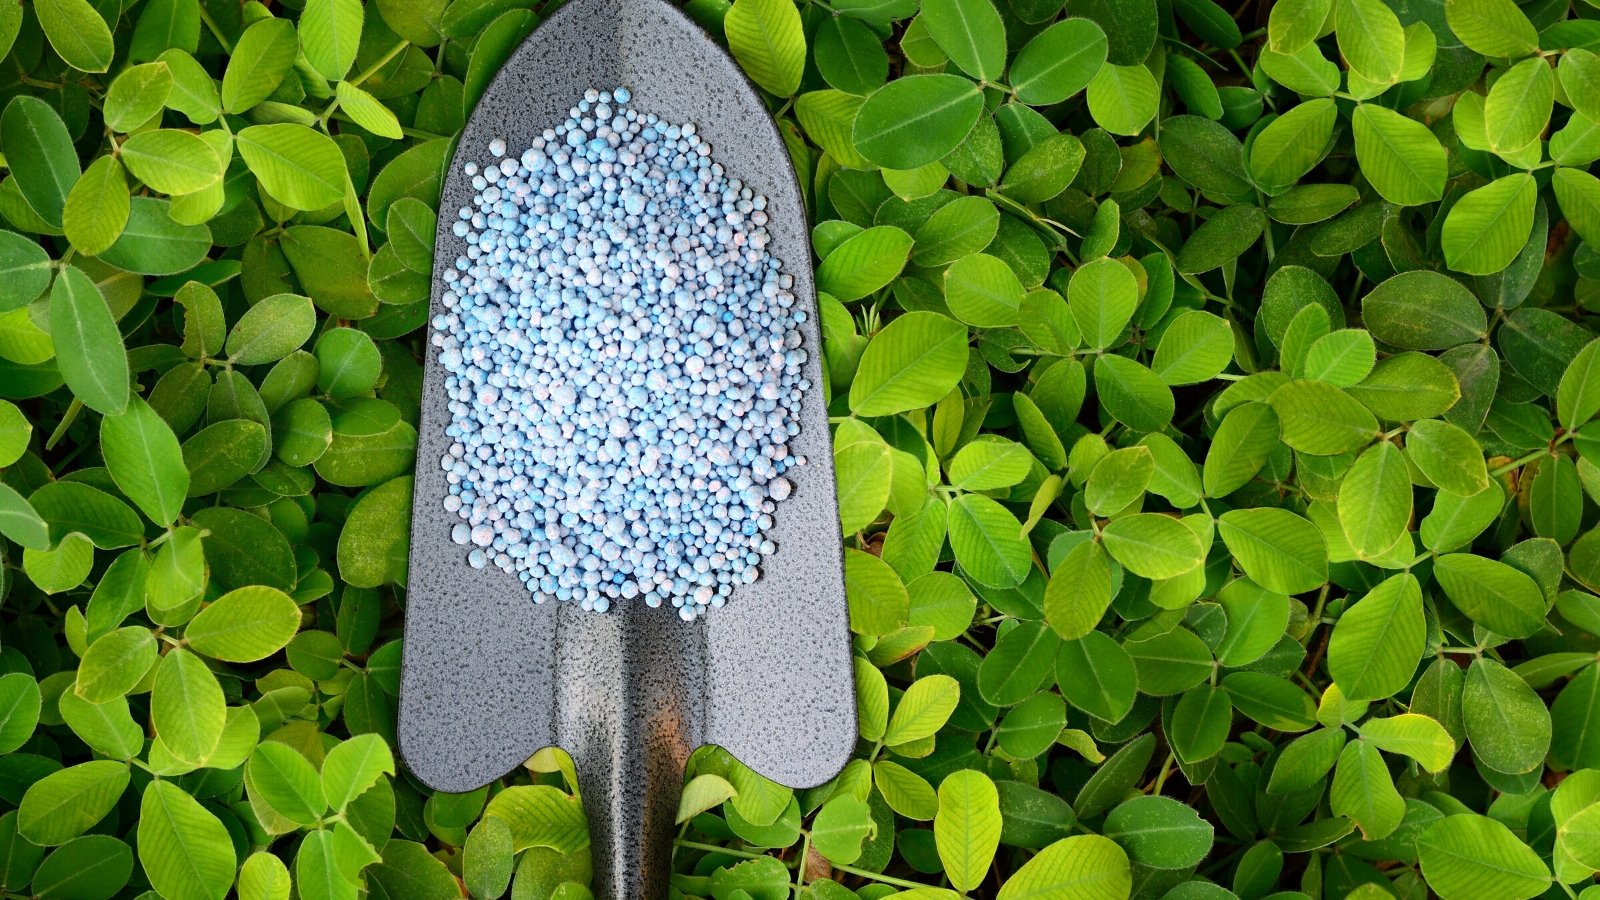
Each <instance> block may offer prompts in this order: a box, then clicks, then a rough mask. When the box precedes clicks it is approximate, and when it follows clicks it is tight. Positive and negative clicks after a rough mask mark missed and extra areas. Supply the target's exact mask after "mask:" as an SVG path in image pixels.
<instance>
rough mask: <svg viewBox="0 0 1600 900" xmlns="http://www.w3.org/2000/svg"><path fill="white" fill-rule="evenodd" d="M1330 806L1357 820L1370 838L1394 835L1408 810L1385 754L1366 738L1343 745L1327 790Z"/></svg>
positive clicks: (1376, 838)
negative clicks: (1392, 776)
mask: <svg viewBox="0 0 1600 900" xmlns="http://www.w3.org/2000/svg"><path fill="white" fill-rule="evenodd" d="M1328 805H1329V808H1330V810H1331V811H1332V812H1333V814H1334V815H1336V816H1349V817H1350V818H1351V819H1353V820H1355V822H1356V824H1357V825H1359V826H1360V827H1361V835H1362V837H1364V838H1366V839H1367V840H1381V839H1383V838H1386V837H1388V836H1389V835H1391V834H1393V833H1394V830H1395V828H1397V827H1399V825H1400V820H1401V819H1402V818H1404V817H1405V813H1406V801H1405V799H1404V798H1402V797H1401V796H1400V792H1399V791H1397V790H1395V787H1394V779H1393V778H1391V777H1390V776H1389V767H1388V766H1387V765H1386V764H1385V763H1384V761H1383V754H1381V753H1379V752H1378V751H1377V748H1375V747H1373V746H1372V745H1371V744H1369V743H1367V742H1366V741H1351V742H1350V743H1348V744H1345V745H1344V750H1343V751H1342V752H1340V754H1339V764H1338V766H1337V767H1335V768H1334V771H1333V784H1332V785H1331V786H1330V787H1329V789H1328Z"/></svg>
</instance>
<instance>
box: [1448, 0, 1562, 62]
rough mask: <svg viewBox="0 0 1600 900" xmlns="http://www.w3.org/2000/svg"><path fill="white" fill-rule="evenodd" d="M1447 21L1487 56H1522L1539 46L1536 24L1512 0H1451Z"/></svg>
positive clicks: (1470, 44) (1468, 43)
mask: <svg viewBox="0 0 1600 900" xmlns="http://www.w3.org/2000/svg"><path fill="white" fill-rule="evenodd" d="M1444 15H1445V22H1446V23H1447V24H1448V25H1449V27H1450V30H1451V31H1452V32H1454V33H1455V35H1456V37H1458V38H1460V39H1461V42H1462V43H1463V44H1466V45H1467V47H1468V48H1470V49H1472V50H1475V51H1477V52H1478V53H1482V54H1483V55H1484V56H1500V57H1518V56H1525V55H1527V54H1529V53H1532V52H1534V51H1535V50H1538V49H1539V35H1538V33H1537V32H1536V31H1534V28H1533V23H1532V22H1529V21H1528V17H1527V16H1526V15H1525V14H1523V12H1522V10H1520V9H1518V8H1517V5H1516V4H1515V3H1513V2H1512V0H1447V2H1445V3H1444Z"/></svg>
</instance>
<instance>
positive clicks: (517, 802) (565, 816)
mask: <svg viewBox="0 0 1600 900" xmlns="http://www.w3.org/2000/svg"><path fill="white" fill-rule="evenodd" d="M483 815H484V818H488V817H491V816H493V817H495V818H498V819H500V820H501V821H503V822H505V823H506V824H507V825H509V826H511V837H512V846H514V847H515V848H516V850H517V852H519V853H520V852H521V851H523V850H526V849H527V848H529V847H549V848H550V849H552V850H555V851H557V852H559V853H571V852H573V851H575V850H581V849H583V848H584V847H587V846H588V845H589V828H588V826H587V824H586V823H585V822H584V818H583V804H581V803H579V802H578V798H577V797H574V796H572V795H570V794H568V793H566V792H564V791H560V790H557V789H556V788H553V787H550V786H549V785H517V786H514V787H508V788H506V789H505V790H502V791H501V792H500V793H498V794H495V795H494V797H493V798H491V799H490V800H489V805H488V806H486V807H484V810H483ZM390 846H393V843H391V844H390ZM419 849H421V848H420V845H419ZM424 855H426V854H424Z"/></svg>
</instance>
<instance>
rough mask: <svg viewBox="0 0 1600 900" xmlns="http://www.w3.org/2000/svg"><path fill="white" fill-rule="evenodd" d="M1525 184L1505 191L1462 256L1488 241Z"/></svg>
mask: <svg viewBox="0 0 1600 900" xmlns="http://www.w3.org/2000/svg"><path fill="white" fill-rule="evenodd" d="M1510 177H1512V178H1516V177H1517V176H1515V175H1513V176H1510ZM1532 177H1533V176H1532V175H1528V174H1527V173H1523V176H1522V178H1532ZM1526 184H1527V182H1526V181H1523V180H1521V179H1519V180H1518V184H1517V189H1516V190H1514V191H1507V192H1506V199H1505V201H1504V202H1503V203H1501V204H1500V208H1499V209H1497V210H1495V211H1494V212H1493V213H1492V214H1491V215H1490V216H1489V218H1488V220H1487V221H1486V222H1485V223H1484V227H1482V228H1480V229H1478V234H1477V237H1475V238H1473V239H1472V242H1471V243H1469V244H1467V247H1466V250H1465V251H1463V253H1462V255H1463V256H1466V255H1471V254H1473V253H1476V252H1477V250H1478V248H1479V247H1481V246H1483V243H1484V242H1485V241H1486V240H1488V238H1489V234H1490V232H1492V231H1494V230H1495V228H1496V227H1497V226H1499V224H1500V220H1501V219H1504V218H1505V217H1506V214H1507V213H1508V212H1510V211H1511V207H1512V205H1513V204H1515V203H1516V202H1517V198H1519V197H1521V196H1522V189H1523V187H1524V186H1526ZM1508 321H1509V320H1508ZM1534 343H1535V346H1537V345H1538V342H1534Z"/></svg>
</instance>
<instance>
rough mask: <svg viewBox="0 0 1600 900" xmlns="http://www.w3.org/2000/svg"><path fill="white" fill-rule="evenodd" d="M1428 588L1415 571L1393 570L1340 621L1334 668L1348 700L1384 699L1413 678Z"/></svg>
mask: <svg viewBox="0 0 1600 900" xmlns="http://www.w3.org/2000/svg"><path fill="white" fill-rule="evenodd" d="M1425 637H1426V624H1425V622H1424V619H1423V613H1422V589H1421V587H1420V586H1419V585H1418V583H1417V579H1416V577H1415V576H1413V575H1411V574H1410V573H1409V572H1402V573H1400V574H1397V575H1392V576H1390V577H1389V578H1388V579H1386V580H1385V581H1383V582H1381V583H1380V584H1379V585H1378V586H1377V587H1375V588H1373V589H1372V590H1370V591H1368V592H1367V594H1366V596H1364V597H1362V598H1361V599H1360V600H1358V601H1356V602H1355V604H1354V605H1352V606H1351V607H1350V608H1349V609H1347V610H1345V612H1344V613H1343V614H1342V615H1341V616H1339V621H1337V622H1336V623H1334V626H1333V634H1332V636H1331V637H1330V638H1329V640H1328V672H1329V674H1330V675H1332V676H1333V682H1334V684H1336V685H1338V686H1339V689H1340V691H1341V692H1343V694H1344V696H1345V698H1346V699H1348V700H1353V701H1361V700H1382V699H1384V698H1386V697H1391V696H1394V694H1395V693H1397V692H1398V691H1400V690H1401V689H1402V688H1404V687H1405V686H1406V685H1407V684H1408V683H1409V682H1410V681H1411V676H1412V675H1413V674H1414V673H1415V672H1416V670H1417V664H1418V662H1419V661H1420V660H1421V659H1422V652H1423V645H1424V639H1425Z"/></svg>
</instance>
